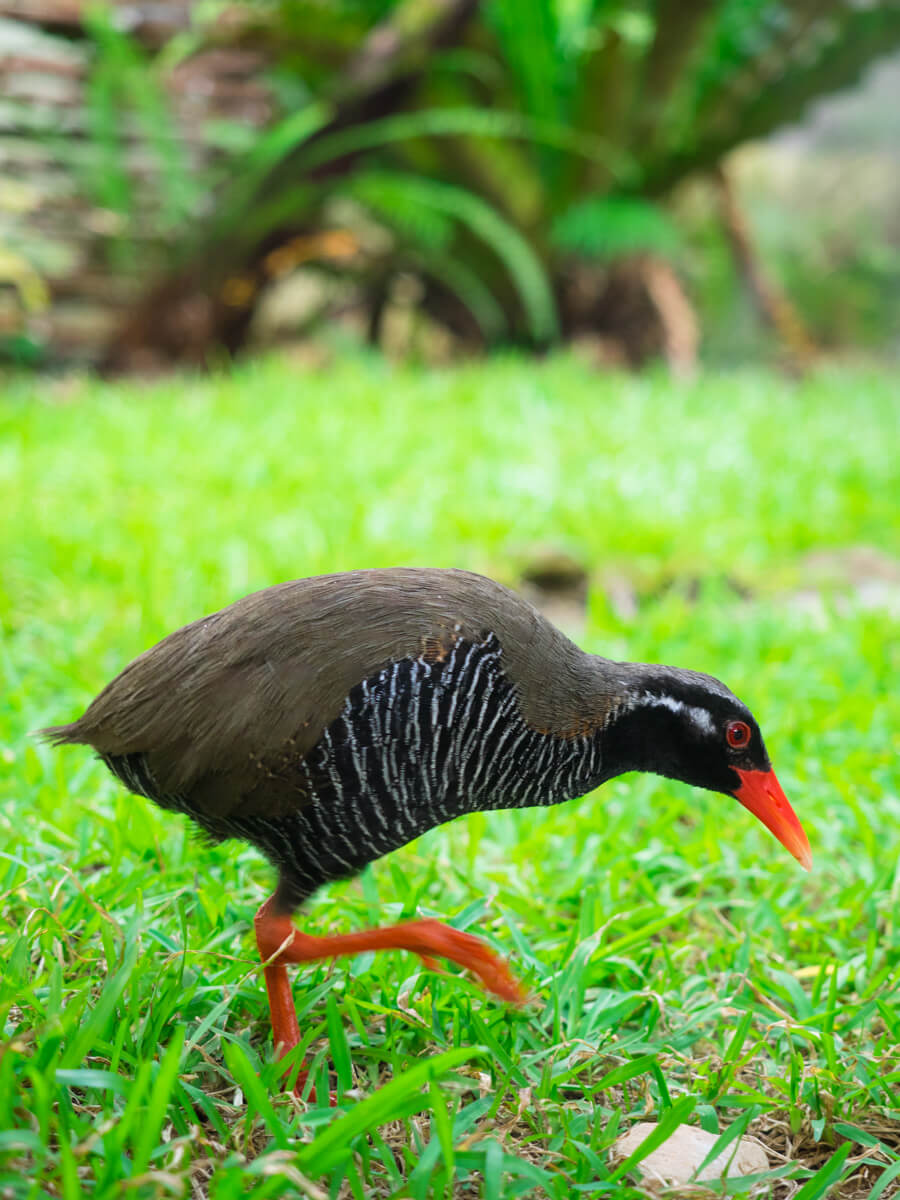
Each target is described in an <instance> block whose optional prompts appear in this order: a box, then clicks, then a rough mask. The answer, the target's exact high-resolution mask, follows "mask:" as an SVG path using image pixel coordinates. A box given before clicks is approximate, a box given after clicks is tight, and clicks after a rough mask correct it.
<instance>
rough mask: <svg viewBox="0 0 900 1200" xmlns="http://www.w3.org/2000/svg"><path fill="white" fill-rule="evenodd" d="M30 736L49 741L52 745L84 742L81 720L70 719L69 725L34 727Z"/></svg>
mask: <svg viewBox="0 0 900 1200" xmlns="http://www.w3.org/2000/svg"><path fill="white" fill-rule="evenodd" d="M31 736H32V737H37V738H40V739H41V741H42V742H50V744H51V745H53V746H64V745H67V744H78V743H82V744H84V743H86V742H87V738H86V737H85V735H84V730H83V729H82V725H81V721H72V722H71V724H69V725H48V726H47V727H46V728H45V729H35V730H33V731H32V735H31Z"/></svg>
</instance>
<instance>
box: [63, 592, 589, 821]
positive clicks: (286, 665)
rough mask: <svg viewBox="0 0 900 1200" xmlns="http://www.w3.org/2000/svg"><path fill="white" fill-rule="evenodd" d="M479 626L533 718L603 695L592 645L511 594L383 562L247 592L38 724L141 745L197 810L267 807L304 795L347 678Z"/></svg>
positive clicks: (115, 747)
mask: <svg viewBox="0 0 900 1200" xmlns="http://www.w3.org/2000/svg"><path fill="white" fill-rule="evenodd" d="M488 630H491V631H492V632H494V633H495V634H496V635H497V637H498V638H499V639H500V642H501V644H502V645H503V647H504V663H505V666H506V670H507V672H508V674H509V675H510V677H511V678H512V679H513V681H514V682H515V683H516V684H517V686H518V691H519V701H520V705H521V708H522V712H523V715H524V716H525V718H526V720H528V722H529V723H530V724H533V725H534V726H535V727H536V728H542V729H546V730H548V731H552V732H557V733H560V734H563V735H571V734H572V733H575V732H581V731H583V730H584V729H585V728H586V727H587V726H588V725H590V724H596V722H597V721H598V720H602V718H603V716H604V715H605V711H606V709H607V707H608V704H609V697H606V696H603V695H601V694H598V692H597V681H596V674H595V672H594V671H591V670H589V669H588V667H587V665H586V664H587V663H588V662H589V661H590V660H589V656H586V655H584V654H583V653H582V651H581V650H579V649H578V648H577V647H576V646H574V645H573V644H572V643H571V642H570V641H569V640H568V639H567V638H566V637H564V636H563V634H561V633H560V632H559V631H558V630H556V629H555V628H554V627H553V626H551V625H550V624H549V623H548V622H547V621H545V620H544V618H543V617H541V616H540V614H539V613H538V612H537V611H536V610H535V609H534V608H533V607H532V606H531V605H530V604H528V603H527V602H526V601H524V600H522V599H521V597H519V596H517V595H515V594H514V593H512V592H510V591H508V590H507V589H506V588H503V587H501V586H500V585H499V584H496V583H494V582H493V581H491V580H489V579H485V578H484V577H482V576H480V575H473V574H470V573H468V572H464V571H455V570H437V569H412V568H395V569H388V570H373V571H353V572H347V573H345V574H340V575H323V576H318V577H315V578H312V579H300V580H295V581H293V582H291V583H283V584H279V585H278V586H276V587H271V588H267V589H265V590H264V591H260V592H255V593H253V594H252V595H250V596H246V597H244V598H243V599H241V600H238V601H236V602H235V603H234V604H232V605H230V606H229V607H228V608H224V609H222V610H221V611H220V612H217V613H213V614H212V615H211V616H208V617H203V618H201V619H200V620H199V621H194V622H193V623H192V624H190V625H186V626H184V627H183V628H182V629H178V630H176V631H175V632H174V633H172V634H170V635H169V636H168V637H166V638H164V639H163V640H162V641H161V642H159V643H158V644H157V645H156V646H153V647H152V648H151V649H149V650H147V651H145V653H143V654H141V655H140V656H139V657H138V658H136V659H135V660H134V661H133V662H132V663H130V664H129V665H128V666H127V667H126V668H125V670H124V671H122V673H121V674H120V675H118V676H117V677H116V678H115V679H114V680H113V681H112V682H111V683H110V684H109V685H108V686H107V687H106V688H104V690H103V691H102V692H101V693H100V695H99V696H97V698H96V699H95V700H94V702H93V703H92V704H91V705H90V707H89V708H88V709H87V711H86V712H85V714H84V716H83V717H82V718H81V719H80V720H79V721H76V722H74V724H72V725H70V726H63V727H61V728H59V729H58V730H50V731H47V732H48V734H49V736H50V737H52V738H53V739H54V740H56V741H73V742H84V743H87V744H89V745H92V746H94V747H95V748H96V749H97V750H98V751H100V752H101V753H104V754H117V755H118V754H134V753H142V754H143V755H144V756H145V757H146V760H147V765H148V766H149V768H150V771H151V772H152V774H153V776H154V777H155V779H156V780H157V781H158V783H159V786H160V788H161V790H162V791H164V792H169V793H173V794H176V795H188V794H190V796H191V798H192V800H193V801H194V803H197V804H199V805H200V806H201V807H203V808H204V809H206V810H207V811H210V812H215V813H220V814H222V815H224V814H226V813H228V812H230V811H232V810H233V809H234V808H235V807H236V806H237V805H238V804H240V807H241V810H242V811H243V812H247V813H249V812H252V811H267V812H272V811H277V810H279V809H281V808H282V807H283V806H284V805H294V806H295V805H297V804H298V803H302V793H300V792H298V781H297V778H296V774H295V767H296V763H297V762H298V761H299V760H300V759H301V758H302V757H303V756H304V755H305V754H306V753H307V752H308V751H309V750H310V749H311V748H312V747H313V746H314V745H315V744H316V742H317V741H318V740H319V737H320V736H321V734H322V732H323V730H324V729H325V728H326V727H327V726H328V725H329V724H330V723H331V722H332V721H333V720H334V719H335V718H336V717H337V716H338V714H339V713H340V710H341V707H342V705H343V703H344V700H345V698H346V696H347V693H348V692H349V691H350V689H351V688H352V687H353V686H354V685H355V684H357V683H359V682H360V681H361V680H362V679H365V678H367V677H369V676H371V675H374V674H376V673H377V672H378V671H380V670H381V669H382V668H383V667H384V666H385V665H387V664H388V663H389V662H392V661H396V660H397V659H399V658H404V657H407V656H410V655H418V654H422V653H426V654H429V655H435V656H437V655H439V654H440V653H441V652H442V650H444V649H445V648H447V647H449V646H450V645H452V643H453V641H454V640H455V638H457V637H464V638H481V637H482V636H483V635H484V633H486V632H487V631H488ZM292 765H293V767H294V770H292Z"/></svg>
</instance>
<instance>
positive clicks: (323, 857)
mask: <svg viewBox="0 0 900 1200" xmlns="http://www.w3.org/2000/svg"><path fill="white" fill-rule="evenodd" d="M502 653H503V649H502V646H501V645H500V642H499V641H498V639H497V638H496V637H495V636H494V634H490V633H489V634H487V635H486V636H485V638H484V640H483V641H480V642H468V641H463V640H457V641H456V642H455V643H454V644H453V646H452V648H450V649H449V651H448V652H447V655H446V657H445V658H444V659H442V660H441V659H439V660H433V659H429V658H427V657H426V656H424V655H422V656H420V657H418V658H404V659H401V660H400V661H398V662H396V663H393V664H392V665H390V666H388V667H385V668H384V670H382V671H381V672H380V673H379V674H378V675H376V676H373V677H370V678H368V679H364V680H363V681H362V682H361V683H359V684H357V685H356V686H355V687H354V688H353V689H352V690H351V691H350V693H349V695H348V696H347V699H346V701H345V703H344V706H343V709H342V711H341V714H340V716H339V717H338V718H337V719H336V720H335V721H333V722H332V723H331V725H329V726H328V728H327V729H326V730H325V732H324V733H323V734H322V736H321V738H320V739H319V741H318V743H317V744H316V745H315V746H314V747H313V749H312V750H311V751H310V752H309V753H308V754H307V756H306V758H305V759H304V760H303V761H301V762H299V763H298V764H297V765H296V772H297V777H298V778H297V790H298V796H301V797H303V801H302V803H301V804H299V805H298V807H297V809H296V810H294V811H292V812H289V813H286V814H283V815H279V816H276V817H265V816H261V815H259V814H258V813H253V814H251V815H247V816H242V815H241V814H240V812H239V811H238V812H233V813H231V814H229V816H228V817H226V818H220V817H216V818H210V817H209V816H208V815H206V814H204V813H201V812H200V811H198V810H197V809H195V808H194V807H192V805H191V804H190V802H189V798H188V799H185V798H183V797H176V796H161V795H159V793H158V789H156V788H155V786H154V781H153V779H152V777H151V775H150V772H149V771H148V769H147V767H146V763H145V762H144V757H143V755H141V754H130V755H124V756H112V755H110V756H105V761H106V763H107V765H108V766H109V767H110V768H111V770H113V771H114V772H115V774H117V775H118V776H119V778H120V779H121V780H122V781H123V782H124V783H125V784H126V786H128V787H129V788H130V789H131V790H132V791H135V792H138V793H139V794H141V795H144V796H148V797H149V798H150V799H153V800H156V801H157V803H159V804H162V806H163V807H165V808H171V809H175V810H176V811H180V812H184V813H187V814H188V815H189V816H192V817H194V818H195V819H196V820H197V821H199V823H200V824H201V825H202V826H203V827H204V828H205V829H206V830H207V832H208V833H210V834H211V835H212V836H213V837H216V838H224V837H241V838H245V839H246V840H248V841H250V842H252V843H254V844H255V845H256V846H258V847H259V848H260V849H261V850H262V851H263V852H264V853H265V854H266V855H267V856H268V857H269V858H270V859H271V860H272V862H273V863H275V865H276V866H277V867H278V868H279V870H280V872H281V876H282V885H281V890H282V893H283V894H284V895H285V898H286V899H289V900H290V901H291V903H294V904H298V903H300V901H301V900H303V899H305V898H306V897H307V896H308V895H310V894H311V893H312V892H313V891H314V890H315V889H316V888H317V887H319V886H320V885H321V884H323V883H325V882H327V881H329V880H333V879H340V878H345V877H347V876H350V875H353V874H355V873H356V872H358V871H359V870H360V869H361V868H362V867H364V866H365V865H366V864H367V863H369V862H372V861H373V860H374V859H376V858H380V857H381V856H382V855H384V854H387V853H389V852H390V851H391V850H396V849H397V848H398V847H399V846H402V845H405V844H406V843H407V842H409V841H411V840H412V839H413V838H416V837H418V836H419V835H420V834H422V833H424V832H425V831H426V830H428V829H431V828H433V827H434V826H435V825H440V824H442V823H443V822H445V821H451V820H453V818H454V817H458V816H460V815H462V814H463V813H468V812H474V811H476V810H479V809H496V808H525V807H528V806H531V805H549V804H557V803H559V802H561V801H563V800H568V799H571V798H572V797H575V796H580V795H583V794H584V793H585V792H587V791H590V790H591V789H592V788H594V787H596V786H597V785H598V784H599V783H601V782H602V781H603V779H604V778H605V775H604V773H603V770H602V764H601V761H600V739H599V736H598V735H597V734H596V733H594V734H586V735H583V736H578V737H573V738H570V739H563V738H559V737H556V736H553V735H551V734H545V733H541V732H539V731H537V730H535V729H532V728H530V727H529V726H528V725H526V724H525V722H524V721H523V719H522V716H521V714H520V712H519V707H518V704H517V702H516V694H515V687H514V685H513V684H512V683H511V682H510V681H509V679H508V678H507V676H506V675H505V674H504V672H503V668H502V665H501V658H502Z"/></svg>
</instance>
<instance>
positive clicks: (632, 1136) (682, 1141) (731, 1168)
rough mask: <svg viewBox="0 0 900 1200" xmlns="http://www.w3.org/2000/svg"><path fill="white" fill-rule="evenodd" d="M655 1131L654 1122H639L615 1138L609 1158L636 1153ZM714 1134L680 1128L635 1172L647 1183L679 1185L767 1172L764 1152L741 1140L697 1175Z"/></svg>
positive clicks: (747, 1139) (690, 1128) (743, 1139)
mask: <svg viewBox="0 0 900 1200" xmlns="http://www.w3.org/2000/svg"><path fill="white" fill-rule="evenodd" d="M655 1129H656V1124H655V1123H654V1122H653V1121H641V1122H639V1123H638V1124H637V1125H632V1127H631V1128H630V1129H629V1130H627V1131H626V1132H625V1133H623V1134H622V1136H621V1137H619V1138H617V1139H616V1141H615V1142H614V1143H613V1146H612V1151H611V1153H612V1157H613V1159H614V1160H615V1161H619V1162H621V1161H622V1160H624V1159H626V1158H628V1157H629V1156H630V1155H631V1154H633V1153H634V1151H635V1150H637V1148H638V1146H640V1145H641V1143H642V1142H644V1141H646V1140H647V1138H648V1137H649V1136H650V1134H651V1133H653V1131H654V1130H655ZM718 1136H719V1135H718V1134H716V1133H707V1132H706V1131H705V1130H703V1129H695V1128H694V1127H693V1126H692V1125H681V1126H680V1127H679V1128H678V1129H676V1130H675V1132H674V1133H673V1134H672V1135H671V1137H669V1138H668V1139H667V1140H666V1141H665V1142H663V1144H662V1145H661V1146H658V1147H657V1149H656V1150H653V1151H652V1152H651V1153H650V1154H648V1155H647V1157H646V1158H644V1159H642V1160H641V1162H639V1163H638V1164H637V1166H636V1167H635V1170H636V1171H637V1172H638V1173H639V1174H640V1176H641V1178H642V1179H643V1180H644V1182H646V1183H661V1184H667V1185H670V1186H672V1185H679V1184H684V1183H690V1182H693V1181H697V1182H700V1181H709V1180H716V1179H722V1178H726V1179H727V1178H733V1177H735V1176H738V1175H755V1174H757V1173H758V1172H760V1171H767V1170H768V1169H769V1159H768V1156H767V1155H766V1152H765V1150H764V1149H763V1148H762V1146H761V1145H760V1144H759V1142H757V1141H756V1139H755V1138H748V1137H744V1138H741V1140H740V1141H739V1142H738V1145H737V1149H735V1146H734V1143H732V1144H731V1145H730V1146H726V1148H725V1150H724V1151H723V1152H722V1153H721V1154H718V1155H716V1157H715V1158H714V1159H713V1160H712V1162H709V1163H707V1164H706V1166H705V1167H704V1168H703V1170H702V1171H701V1172H700V1173H699V1175H695V1172H696V1171H697V1168H698V1167H699V1166H700V1164H701V1163H702V1162H703V1160H704V1158H706V1156H707V1154H709V1152H710V1150H711V1149H712V1146H713V1144H714V1143H715V1141H716V1139H717V1138H718Z"/></svg>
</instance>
